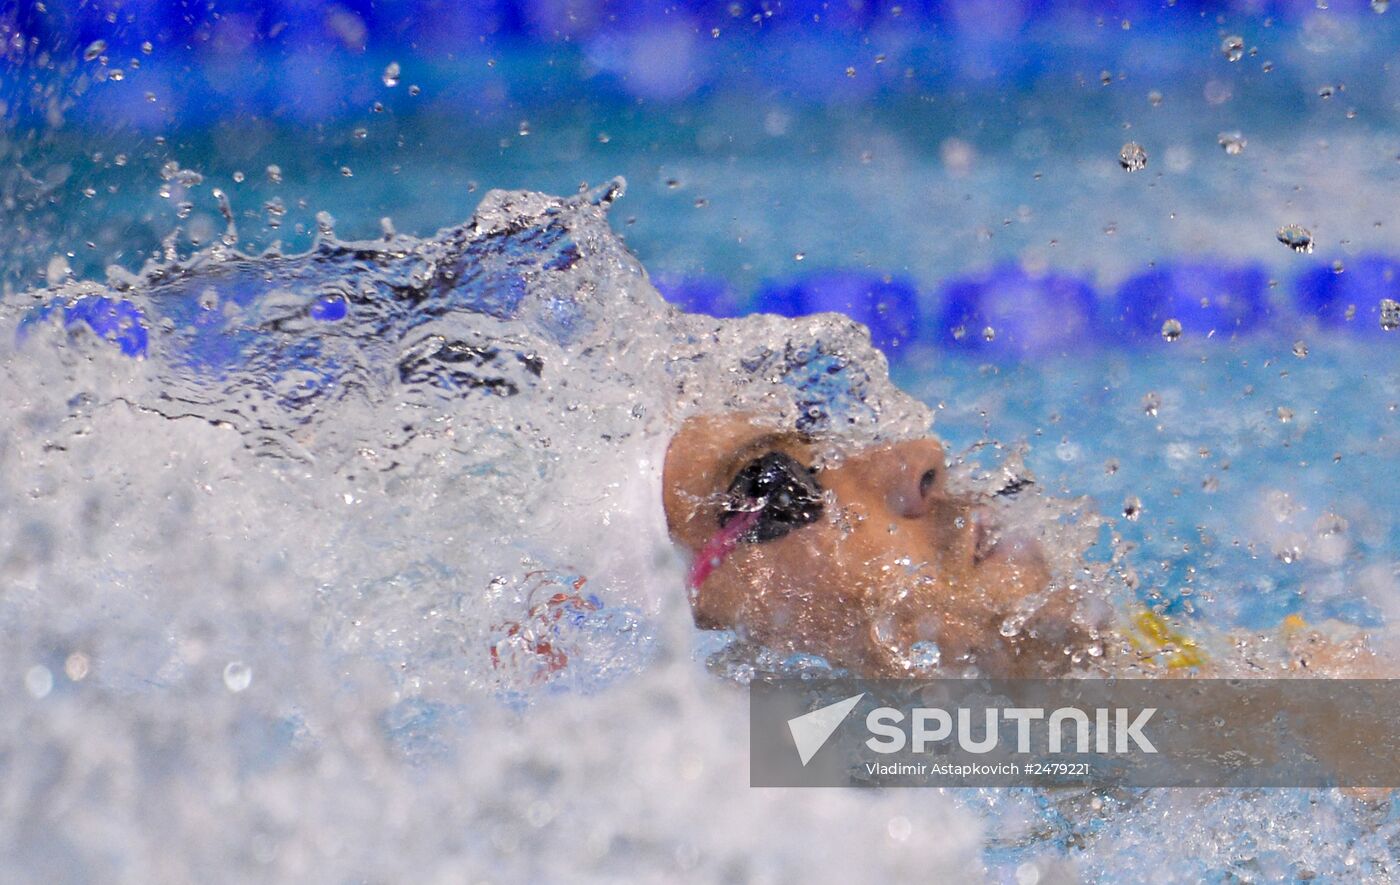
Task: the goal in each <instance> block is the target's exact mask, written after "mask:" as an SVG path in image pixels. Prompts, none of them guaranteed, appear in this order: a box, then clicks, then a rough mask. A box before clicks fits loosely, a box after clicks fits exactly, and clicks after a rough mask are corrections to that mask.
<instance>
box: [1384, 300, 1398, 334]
mask: <svg viewBox="0 0 1400 885" xmlns="http://www.w3.org/2000/svg"><path fill="white" fill-rule="evenodd" d="M1381 328H1382V329H1384V330H1386V331H1387V332H1394V331H1395V330H1396V329H1400V301H1396V300H1395V299H1394V298H1382V299H1381Z"/></svg>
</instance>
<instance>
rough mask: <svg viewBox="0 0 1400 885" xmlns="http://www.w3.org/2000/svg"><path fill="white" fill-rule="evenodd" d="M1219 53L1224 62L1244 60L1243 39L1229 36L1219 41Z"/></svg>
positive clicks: (1232, 35)
mask: <svg viewBox="0 0 1400 885" xmlns="http://www.w3.org/2000/svg"><path fill="white" fill-rule="evenodd" d="M1220 52H1221V54H1222V55H1224V56H1225V60H1226V61H1232V62H1233V61H1239V60H1240V59H1242V58H1244V38H1243V37H1241V36H1240V35H1238V34H1231V35H1230V36H1228V37H1226V38H1225V39H1224V40H1221V41H1220Z"/></svg>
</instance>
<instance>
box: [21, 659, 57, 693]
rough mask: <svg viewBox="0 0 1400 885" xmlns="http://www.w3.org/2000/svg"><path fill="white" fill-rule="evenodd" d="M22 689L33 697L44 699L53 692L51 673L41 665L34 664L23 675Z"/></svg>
mask: <svg viewBox="0 0 1400 885" xmlns="http://www.w3.org/2000/svg"><path fill="white" fill-rule="evenodd" d="M24 687H25V689H27V690H28V691H29V693H30V695H32V696H33V697H36V698H46V697H48V696H49V692H51V691H53V673H51V672H50V671H49V668H48V667H45V666H44V665H43V664H35V665H34V666H32V667H30V668H29V669H28V670H27V671H26V672H25V674H24Z"/></svg>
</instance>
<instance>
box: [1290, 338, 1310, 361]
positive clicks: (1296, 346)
mask: <svg viewBox="0 0 1400 885" xmlns="http://www.w3.org/2000/svg"><path fill="white" fill-rule="evenodd" d="M1293 355H1294V356H1296V357H1297V358H1298V359H1302V358H1304V357H1306V356H1307V355H1308V345H1307V344H1306V343H1304V342H1302V341H1294V342H1293Z"/></svg>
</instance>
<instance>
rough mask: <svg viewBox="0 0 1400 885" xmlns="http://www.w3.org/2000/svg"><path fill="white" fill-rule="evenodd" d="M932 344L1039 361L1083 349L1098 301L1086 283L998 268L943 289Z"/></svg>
mask: <svg viewBox="0 0 1400 885" xmlns="http://www.w3.org/2000/svg"><path fill="white" fill-rule="evenodd" d="M941 302H942V304H943V310H942V313H941V315H940V316H939V319H938V322H937V324H936V325H935V326H934V328H933V330H932V337H933V340H932V341H931V343H933V344H935V345H937V346H939V347H944V348H948V349H955V350H967V351H976V352H984V353H988V354H997V355H1006V356H1043V355H1051V354H1058V353H1068V352H1069V351H1071V350H1073V349H1075V348H1079V347H1083V346H1084V344H1085V342H1086V340H1087V339H1089V338H1090V337H1092V336H1093V335H1094V334H1095V332H1096V329H1095V318H1096V314H1097V305H1098V299H1097V296H1096V295H1095V294H1094V289H1093V287H1091V286H1090V285H1089V283H1087V282H1086V281H1084V280H1082V279H1080V278H1078V277H1075V276H1070V275H1068V274H1063V273H1058V272H1055V271H1049V272H1046V273H1042V274H1034V275H1033V274H1028V273H1027V272H1026V271H1025V270H1024V269H1023V268H1021V267H1020V266H1019V265H1016V264H1003V265H999V266H997V267H995V268H993V269H992V270H990V271H988V272H986V273H983V274H978V275H975V276H967V277H960V278H957V279H955V280H953V281H951V282H949V283H948V284H947V285H945V286H944V287H943V291H942V293H941Z"/></svg>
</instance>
